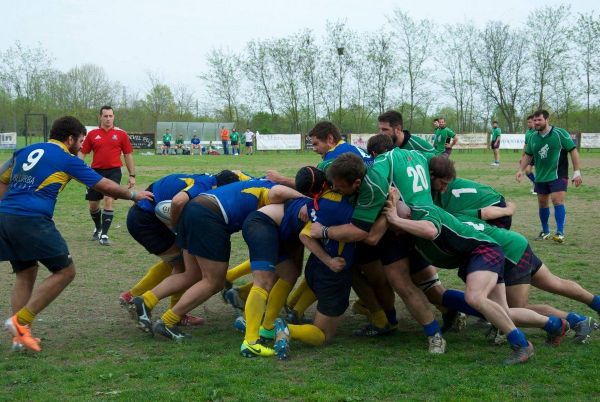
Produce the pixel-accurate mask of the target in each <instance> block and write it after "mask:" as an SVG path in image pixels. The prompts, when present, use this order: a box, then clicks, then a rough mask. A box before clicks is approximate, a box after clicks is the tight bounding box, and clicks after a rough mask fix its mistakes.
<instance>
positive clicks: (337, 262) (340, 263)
mask: <svg viewBox="0 0 600 402" xmlns="http://www.w3.org/2000/svg"><path fill="white" fill-rule="evenodd" d="M327 266H328V267H329V269H330V270H332V271H333V272H340V271H342V270H343V269H344V267H345V266H346V260H345V259H344V258H343V257H333V258H331V259H330V260H329V262H328V264H327Z"/></svg>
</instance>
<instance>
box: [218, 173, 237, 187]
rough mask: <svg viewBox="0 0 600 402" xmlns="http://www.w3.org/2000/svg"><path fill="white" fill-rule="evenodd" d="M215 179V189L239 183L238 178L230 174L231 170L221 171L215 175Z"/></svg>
mask: <svg viewBox="0 0 600 402" xmlns="http://www.w3.org/2000/svg"><path fill="white" fill-rule="evenodd" d="M215 177H216V179H217V187H221V186H224V185H225V184H229V183H235V182H236V181H240V177H239V176H238V175H237V174H235V173H234V172H232V171H231V170H221V171H220V172H219V173H217V174H216V175H215Z"/></svg>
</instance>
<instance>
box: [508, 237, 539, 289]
mask: <svg viewBox="0 0 600 402" xmlns="http://www.w3.org/2000/svg"><path fill="white" fill-rule="evenodd" d="M533 255H534V254H533V251H531V247H529V245H527V248H526V249H525V251H524V252H523V255H522V256H521V259H520V260H519V262H518V263H517V264H516V265H515V264H513V263H512V262H511V261H509V260H508V259H506V260H505V261H504V282H505V283H506V286H514V285H529V284H530V283H531V271H532V269H533ZM536 258H537V257H536Z"/></svg>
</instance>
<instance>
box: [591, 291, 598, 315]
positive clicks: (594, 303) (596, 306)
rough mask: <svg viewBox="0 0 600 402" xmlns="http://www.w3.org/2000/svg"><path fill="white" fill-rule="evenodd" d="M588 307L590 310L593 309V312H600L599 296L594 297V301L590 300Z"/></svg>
mask: <svg viewBox="0 0 600 402" xmlns="http://www.w3.org/2000/svg"><path fill="white" fill-rule="evenodd" d="M589 306H590V307H591V308H593V309H594V311H598V312H600V296H598V295H595V296H594V299H593V300H592V302H591V303H590V304H589Z"/></svg>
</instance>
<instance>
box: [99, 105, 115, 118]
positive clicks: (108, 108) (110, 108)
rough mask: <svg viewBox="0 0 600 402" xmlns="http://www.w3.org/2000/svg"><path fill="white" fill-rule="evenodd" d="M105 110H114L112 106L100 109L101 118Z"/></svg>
mask: <svg viewBox="0 0 600 402" xmlns="http://www.w3.org/2000/svg"><path fill="white" fill-rule="evenodd" d="M105 110H113V108H112V106H110V105H104V106H102V107H101V108H100V116H102V112H104V111H105Z"/></svg>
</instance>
